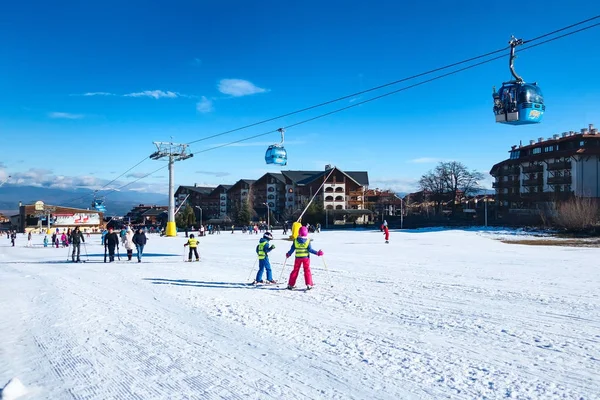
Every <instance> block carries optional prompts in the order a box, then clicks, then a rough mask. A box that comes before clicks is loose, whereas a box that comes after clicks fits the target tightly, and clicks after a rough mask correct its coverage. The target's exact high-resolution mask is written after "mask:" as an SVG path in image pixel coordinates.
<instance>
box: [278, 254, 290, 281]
mask: <svg viewBox="0 0 600 400" xmlns="http://www.w3.org/2000/svg"><path fill="white" fill-rule="evenodd" d="M287 260H288V258H287V257H286V258H285V261H284V262H283V267H282V268H281V274H279V280H278V281H277V282H281V278H283V271H284V270H285V264H286V263H287Z"/></svg>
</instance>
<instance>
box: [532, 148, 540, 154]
mask: <svg viewBox="0 0 600 400" xmlns="http://www.w3.org/2000/svg"><path fill="white" fill-rule="evenodd" d="M541 152H542V148H541V147H536V148H535V149H533V151H532V154H540V153H541Z"/></svg>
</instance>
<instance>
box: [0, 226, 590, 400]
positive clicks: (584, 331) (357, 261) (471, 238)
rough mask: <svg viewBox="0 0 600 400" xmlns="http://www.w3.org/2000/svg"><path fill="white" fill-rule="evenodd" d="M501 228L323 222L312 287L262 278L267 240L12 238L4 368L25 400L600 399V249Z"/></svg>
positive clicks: (4, 254) (2, 270) (5, 275)
mask: <svg viewBox="0 0 600 400" xmlns="http://www.w3.org/2000/svg"><path fill="white" fill-rule="evenodd" d="M500 235H510V232H507V231H506V230H503V231H500V232H497V234H495V232H494V231H490V230H485V231H483V232H478V231H476V230H465V231H461V230H453V231H450V230H432V231H403V232H394V231H393V232H392V236H391V243H390V244H387V245H386V244H383V239H382V236H381V234H380V233H379V232H369V231H356V232H323V233H321V234H315V235H312V236H311V237H312V238H313V239H314V241H313V247H315V248H316V249H319V248H322V249H323V250H324V251H325V261H327V266H328V267H329V268H328V270H327V269H326V268H325V264H324V262H323V260H321V259H319V258H318V257H314V256H313V257H311V264H312V265H311V269H312V271H313V278H314V280H315V282H316V286H315V289H314V290H312V291H308V292H304V291H288V290H285V285H286V282H287V277H288V276H289V273H290V270H291V265H290V264H291V261H292V260H289V262H288V265H286V268H285V272H284V275H283V276H284V279H283V282H281V283H280V284H279V285H259V286H257V287H253V286H249V285H247V281H246V280H245V279H246V278H247V277H248V275H249V273H250V267H251V266H252V264H253V263H254V260H255V254H254V248H255V246H256V243H257V241H258V237H259V236H255V235H242V234H240V233H237V232H236V234H234V235H231V234H222V235H212V236H208V237H203V238H200V240H201V244H200V253H201V257H202V261H201V262H200V263H183V262H181V260H182V255H181V245H182V244H183V242H184V239H183V238H181V237H179V238H177V239H175V238H159V237H156V236H150V241H149V243H148V246H147V247H146V249H145V252H146V256H145V257H144V260H143V263H141V264H138V263H137V262H135V259H134V261H133V262H131V263H128V262H126V261H121V262H116V263H112V264H104V263H102V262H99V263H98V262H97V261H101V258H102V257H100V256H92V257H91V261H96V262H89V263H82V264H72V263H63V262H61V260H64V259H65V257H64V256H65V254H63V253H66V249H51V248H41V247H34V248H26V247H24V245H25V243H26V239H25V238H24V237H22V236H21V235H20V236H19V238H18V241H17V247H15V248H12V247H9V246H7V242H8V241H6V242H5V241H3V240H1V239H0V279H1V281H2V282H3V290H2V291H0V304H2V307H0V381H4V382H7V381H8V380H9V379H10V378H13V377H18V378H19V379H20V380H21V381H22V382H23V383H24V384H25V385H26V386H27V387H28V388H29V389H32V390H31V391H30V395H28V396H26V397H25V398H27V399H33V398H35V399H38V398H47V399H82V400H83V399H420V398H423V399H444V398H445V399H455V398H457V399H463V398H464V399H474V398H488V399H493V398H519V399H520V398H535V399H598V398H600V389H598V387H599V386H600V385H599V384H600V372H599V371H600V293H599V292H598V287H599V285H598V284H599V283H600V279H599V278H600V269H599V268H597V265H596V260H597V258H598V255H600V250H599V249H594V248H585V249H583V248H578V249H576V251H574V249H573V248H566V247H557V246H552V247H545V246H532V247H529V246H515V245H510V244H505V243H501V242H499V241H497V240H494V239H496V238H497V237H498V236H500ZM275 237H276V239H278V238H282V236H281V235H280V234H279V232H277V233H276V234H275ZM40 241H41V240H40ZM90 242H92V243H93V244H92V243H90V244H87V248H86V249H85V250H86V251H87V252H89V253H90V254H102V251H101V250H102V248H101V246H100V245H99V244H98V243H97V242H99V238H92V240H90ZM8 243H9V242H8ZM273 243H274V244H276V246H277V248H276V250H274V251H273V252H272V253H271V257H270V258H271V263H272V266H273V276H274V277H275V279H278V278H279V276H280V273H281V270H282V266H283V265H282V262H283V253H284V252H285V251H287V249H288V248H289V246H290V242H288V241H282V240H275V241H274V242H273ZM82 250H84V249H82ZM82 253H83V251H82ZM168 254H172V256H167V255H168ZM154 255H156V256H154ZM134 258H135V257H134ZM122 259H123V258H122ZM255 273H256V271H255V270H253V271H252V273H251V279H250V280H252V279H253V277H254V275H255ZM303 284H304V280H303V274H302V273H301V274H300V276H299V278H298V282H297V286H298V287H299V288H302V287H303ZM0 384H3V382H0Z"/></svg>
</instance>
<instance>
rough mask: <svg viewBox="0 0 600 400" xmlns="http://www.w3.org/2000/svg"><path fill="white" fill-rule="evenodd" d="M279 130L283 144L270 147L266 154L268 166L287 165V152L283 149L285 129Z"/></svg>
mask: <svg viewBox="0 0 600 400" xmlns="http://www.w3.org/2000/svg"><path fill="white" fill-rule="evenodd" d="M277 130H278V131H279V132H280V133H281V143H279V144H272V145H270V146H269V148H268V149H267V152H266V153H265V161H266V162H267V164H275V165H287V151H285V148H284V147H283V134H284V133H285V129H283V128H279V129H277Z"/></svg>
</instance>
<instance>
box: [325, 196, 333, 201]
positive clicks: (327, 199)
mask: <svg viewBox="0 0 600 400" xmlns="http://www.w3.org/2000/svg"><path fill="white" fill-rule="evenodd" d="M325 201H333V196H327V197H325Z"/></svg>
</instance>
